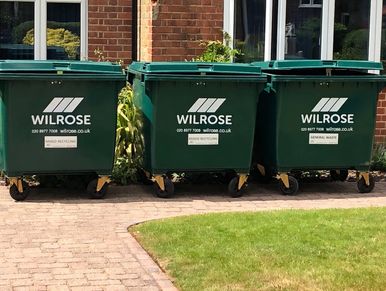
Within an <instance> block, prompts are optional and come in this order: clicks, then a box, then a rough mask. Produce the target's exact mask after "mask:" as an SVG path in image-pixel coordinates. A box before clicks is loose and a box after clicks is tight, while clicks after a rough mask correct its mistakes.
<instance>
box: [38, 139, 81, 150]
mask: <svg viewBox="0 0 386 291" xmlns="http://www.w3.org/2000/svg"><path fill="white" fill-rule="evenodd" d="M44 147H45V148H46V149H67V148H77V147H78V137H77V136H45V137H44Z"/></svg>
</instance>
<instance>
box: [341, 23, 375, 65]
mask: <svg viewBox="0 0 386 291" xmlns="http://www.w3.org/2000/svg"><path fill="white" fill-rule="evenodd" d="M368 39H369V31H368V29H357V30H353V31H351V32H349V33H347V35H346V36H345V37H344V39H343V43H342V49H341V51H340V52H339V51H338V52H336V53H334V59H337V60H339V59H340V60H362V59H364V58H367V51H368V46H369V43H368Z"/></svg>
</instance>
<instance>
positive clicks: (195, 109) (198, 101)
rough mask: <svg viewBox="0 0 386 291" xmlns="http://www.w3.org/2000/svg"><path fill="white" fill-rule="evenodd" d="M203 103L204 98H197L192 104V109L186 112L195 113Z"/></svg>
mask: <svg viewBox="0 0 386 291" xmlns="http://www.w3.org/2000/svg"><path fill="white" fill-rule="evenodd" d="M205 101H206V98H198V99H197V101H196V102H194V104H193V105H192V107H190V109H189V110H188V112H197V110H198V108H200V107H201V106H202V104H204V102H205Z"/></svg>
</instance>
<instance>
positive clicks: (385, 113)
mask: <svg viewBox="0 0 386 291" xmlns="http://www.w3.org/2000/svg"><path fill="white" fill-rule="evenodd" d="M375 142H376V143H385V142H386V88H385V89H383V91H382V92H381V93H380V94H379V97H378V106H377V122H376V126H375Z"/></svg>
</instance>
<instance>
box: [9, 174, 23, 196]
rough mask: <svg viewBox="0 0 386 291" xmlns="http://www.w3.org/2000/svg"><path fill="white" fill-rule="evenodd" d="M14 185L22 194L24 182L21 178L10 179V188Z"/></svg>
mask: <svg viewBox="0 0 386 291" xmlns="http://www.w3.org/2000/svg"><path fill="white" fill-rule="evenodd" d="M12 185H15V186H16V187H17V191H19V192H20V193H23V191H24V190H23V181H22V180H21V178H18V177H9V187H11V186H12Z"/></svg>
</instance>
